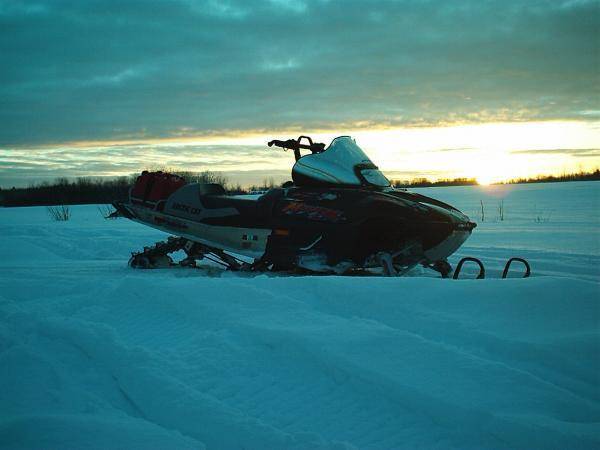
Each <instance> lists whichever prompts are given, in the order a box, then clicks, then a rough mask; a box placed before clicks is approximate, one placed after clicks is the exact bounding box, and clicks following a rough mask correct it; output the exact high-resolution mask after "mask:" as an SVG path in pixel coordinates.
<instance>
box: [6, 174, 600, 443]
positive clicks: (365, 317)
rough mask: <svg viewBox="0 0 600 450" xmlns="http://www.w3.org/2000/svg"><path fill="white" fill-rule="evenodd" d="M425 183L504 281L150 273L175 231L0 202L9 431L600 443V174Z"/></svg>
mask: <svg viewBox="0 0 600 450" xmlns="http://www.w3.org/2000/svg"><path fill="white" fill-rule="evenodd" d="M418 191H419V192H423V193H425V194H427V195H431V196H434V197H436V198H439V199H441V200H445V201H448V202H449V203H451V204H453V205H455V206H457V207H458V208H460V209H462V210H463V211H464V212H465V213H467V214H468V215H470V216H471V218H472V219H474V220H475V221H477V222H479V226H478V228H476V229H475V231H474V234H473V236H471V238H470V239H469V240H468V241H467V243H466V244H465V246H464V247H463V248H462V249H461V250H460V253H459V254H458V255H457V256H456V257H455V258H453V259H452V260H451V262H453V263H455V262H456V261H457V258H458V257H460V256H465V255H473V256H477V257H479V258H481V259H482V260H483V261H484V262H485V263H486V267H487V269H488V274H489V276H490V278H491V279H486V280H467V279H465V280H458V281H453V280H441V279H435V278H432V276H431V275H432V274H430V273H426V272H422V271H419V270H418V271H415V272H414V274H413V276H411V277H405V278H393V279H392V278H387V279H384V278H371V277H365V278H361V277H352V278H343V277H322V276H321V277H282V276H267V275H259V276H255V277H249V276H239V275H235V274H232V273H222V272H219V271H210V272H206V271H199V270H193V269H174V270H156V271H135V270H132V269H129V268H127V266H126V262H127V259H128V256H129V253H130V251H132V250H137V249H141V247H142V246H143V245H146V244H149V243H152V242H154V241H156V240H160V239H163V238H164V235H163V234H162V233H160V232H158V231H155V230H152V229H150V228H146V227H143V226H141V225H138V224H135V223H132V222H129V221H126V220H116V221H111V220H104V219H102V218H101V216H100V213H99V212H98V211H97V209H96V207H95V206H79V207H73V208H72V211H73V217H72V219H71V220H70V221H69V222H66V223H57V222H52V221H51V220H50V219H49V218H48V216H47V214H46V211H45V208H16V209H0V249H1V252H0V447H2V448H35V449H61V448H78V449H80V448H99V449H100V448H102V449H105V448H157V449H158V448H160V449H172V448H173V449H179V448H204V447H205V448H208V449H238V448H239V449H242V448H244V449H287V448H298V449H311V448H327V449H343V448H361V449H363V448H364V449H369V448H372V449H390V448H459V449H468V448H477V449H479V448H523V449H524V448H599V447H600V266H599V263H600V212H599V211H600V204H599V192H600V183H597V184H595V183H562V184H552V185H549V184H548V185H543V184H535V185H525V186H508V187H496V188H480V187H456V188H434V189H420V190H418ZM502 199H503V200H504V209H505V213H504V220H503V221H500V220H499V218H498V215H499V213H498V211H497V209H498V202H499V201H501V200H502ZM480 200H482V201H483V203H484V210H485V215H486V218H485V221H484V222H480V208H481V206H480ZM510 256H522V257H526V258H528V259H529V261H530V262H531V265H532V270H533V275H532V277H531V278H529V279H517V278H511V279H507V280H501V279H498V277H499V274H500V272H501V270H502V266H503V264H504V261H505V260H506V259H507V258H508V257H510ZM519 270H520V267H518V266H516V265H515V271H514V276H515V277H516V276H518V272H519ZM464 275H465V278H467V277H468V276H469V271H468V270H466V271H465V273H464Z"/></svg>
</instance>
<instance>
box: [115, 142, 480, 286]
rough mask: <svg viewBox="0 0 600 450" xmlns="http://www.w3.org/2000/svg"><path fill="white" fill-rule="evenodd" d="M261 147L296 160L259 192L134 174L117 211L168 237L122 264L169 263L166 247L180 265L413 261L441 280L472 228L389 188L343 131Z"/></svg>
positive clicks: (383, 268) (334, 266)
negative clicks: (322, 139) (325, 140)
mask: <svg viewBox="0 0 600 450" xmlns="http://www.w3.org/2000/svg"><path fill="white" fill-rule="evenodd" d="M268 146H269V147H278V148H282V149H284V150H292V151H293V153H294V157H295V164H294V166H293V168H292V181H289V182H287V183H285V184H284V185H283V186H282V187H281V188H273V189H270V190H269V191H267V192H266V193H264V194H263V195H260V196H253V197H252V196H243V195H227V194H226V192H225V189H224V188H223V186H221V185H219V184H199V183H188V182H186V181H185V180H184V179H183V178H181V177H179V176H176V175H172V174H168V173H163V172H146V171H145V172H143V173H142V174H141V175H140V176H139V177H138V178H137V181H136V183H135V185H134V186H133V187H132V188H131V190H130V193H129V201H128V202H125V203H114V206H115V208H116V209H117V213H118V214H119V215H120V216H124V217H126V218H128V219H131V220H134V221H136V222H139V223H142V224H144V225H149V226H151V227H154V228H157V229H159V230H162V231H164V232H167V233H169V234H171V235H173V237H171V238H169V239H168V240H167V241H165V242H160V243H157V244H155V245H153V246H150V247H146V248H145V249H144V250H143V251H141V252H138V253H133V254H132V257H131V259H130V265H131V266H132V267H137V268H156V267H166V266H172V265H175V263H173V260H172V258H171V257H170V256H169V253H173V252H176V251H179V250H183V251H184V252H185V255H186V257H185V258H184V259H183V260H181V261H180V262H179V263H178V264H179V265H183V266H195V265H196V261H199V260H201V259H203V258H207V259H210V260H213V261H215V262H218V263H219V264H222V265H224V266H225V267H227V268H228V269H231V270H249V271H266V270H271V271H281V270H285V271H307V272H313V273H314V272H317V273H334V274H351V273H366V272H372V273H379V274H384V275H402V274H404V273H406V272H407V271H409V270H410V269H411V268H413V267H415V266H417V265H422V266H424V267H428V268H432V269H434V270H436V271H438V272H439V273H440V274H441V275H442V276H443V277H447V276H448V275H449V274H450V273H451V272H452V267H451V266H450V264H449V263H448V261H447V258H448V257H449V256H450V255H451V254H452V253H454V252H455V251H456V250H457V249H458V248H459V247H460V246H461V245H462V244H463V243H464V242H465V240H466V239H467V238H468V237H469V236H470V234H471V232H472V231H473V229H474V228H475V227H476V224H475V223H474V222H472V221H470V220H469V218H468V217H467V216H466V215H465V214H463V213H462V212H460V211H459V210H458V209H456V208H454V207H452V206H450V205H448V204H446V203H443V202H441V201H438V200H435V199H432V198H429V197H426V196H424V195H420V194H417V193H414V192H409V191H407V190H405V189H397V188H394V187H392V186H391V184H390V182H389V181H388V179H387V178H386V177H385V176H384V175H383V173H382V172H381V171H379V169H378V167H377V166H376V165H375V164H373V162H372V161H371V160H370V159H369V158H368V156H367V155H366V154H365V153H364V152H363V151H362V150H361V149H360V147H359V146H358V145H357V144H356V142H355V141H354V140H353V139H352V138H351V137H349V136H341V137H338V138H335V139H334V140H333V141H332V142H331V144H330V145H329V146H327V147H326V146H325V144H322V143H316V142H313V140H312V139H311V138H310V137H307V136H300V137H299V138H298V139H288V140H272V141H270V142H269V143H268ZM244 257H245V259H244Z"/></svg>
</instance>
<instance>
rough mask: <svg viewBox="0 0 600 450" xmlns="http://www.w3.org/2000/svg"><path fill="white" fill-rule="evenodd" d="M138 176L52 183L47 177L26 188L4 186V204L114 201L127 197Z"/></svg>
mask: <svg viewBox="0 0 600 450" xmlns="http://www.w3.org/2000/svg"><path fill="white" fill-rule="evenodd" d="M134 180H135V177H119V178H111V179H92V178H77V179H76V180H72V181H70V180H68V179H67V178H57V179H56V180H55V181H54V182H53V183H49V182H47V181H44V182H42V183H39V184H30V185H29V186H28V187H26V188H12V189H3V190H2V191H1V192H0V205H2V206H33V205H47V206H50V205H75V204H84V203H111V202H113V201H118V200H125V199H126V198H127V194H128V192H129V187H130V186H131V184H132V182H133V181H134Z"/></svg>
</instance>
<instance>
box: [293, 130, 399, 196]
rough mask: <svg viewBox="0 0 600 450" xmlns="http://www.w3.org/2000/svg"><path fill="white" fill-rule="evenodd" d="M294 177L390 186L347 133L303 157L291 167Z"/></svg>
mask: <svg viewBox="0 0 600 450" xmlns="http://www.w3.org/2000/svg"><path fill="white" fill-rule="evenodd" d="M292 174H293V175H294V178H295V179H296V178H301V179H304V178H309V179H310V180H311V181H313V182H317V183H318V182H321V183H326V184H350V185H357V186H360V185H362V184H365V183H367V184H371V185H374V186H381V187H385V186H389V185H390V182H389V181H388V180H387V178H386V177H385V176H384V175H383V174H382V173H381V172H380V171H379V170H378V169H377V167H376V166H375V165H374V164H373V162H372V161H371V160H370V159H369V157H368V156H367V155H366V154H365V153H364V152H363V151H362V150H361V148H360V147H359V146H358V145H356V142H354V140H353V139H352V138H350V137H348V136H342V137H338V138H336V139H334V140H333V142H332V143H331V145H329V147H327V149H325V151H324V152H322V153H315V154H311V155H306V156H303V157H302V158H300V159H299V160H298V161H297V162H296V164H295V165H294V168H293V169H292Z"/></svg>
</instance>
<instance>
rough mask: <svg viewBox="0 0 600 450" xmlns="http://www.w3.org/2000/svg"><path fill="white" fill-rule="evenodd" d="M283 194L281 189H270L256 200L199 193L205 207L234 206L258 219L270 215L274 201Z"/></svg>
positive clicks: (249, 216)
mask: <svg viewBox="0 0 600 450" xmlns="http://www.w3.org/2000/svg"><path fill="white" fill-rule="evenodd" d="M283 195H284V190H283V189H271V190H269V191H268V192H267V193H265V194H264V195H262V196H260V197H259V198H258V199H256V200H254V199H245V198H239V197H233V196H231V197H230V196H227V195H200V200H201V201H202V204H203V205H204V206H205V207H206V208H211V209H213V208H235V209H237V210H238V211H239V212H240V214H241V215H242V216H245V217H247V218H249V219H250V218H251V219H255V220H256V219H259V220H260V219H266V218H268V217H270V216H271V214H272V211H273V206H274V205H275V202H276V201H277V200H279V199H280V198H281V197H283Z"/></svg>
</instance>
